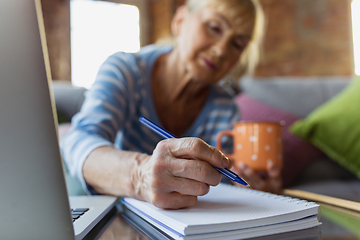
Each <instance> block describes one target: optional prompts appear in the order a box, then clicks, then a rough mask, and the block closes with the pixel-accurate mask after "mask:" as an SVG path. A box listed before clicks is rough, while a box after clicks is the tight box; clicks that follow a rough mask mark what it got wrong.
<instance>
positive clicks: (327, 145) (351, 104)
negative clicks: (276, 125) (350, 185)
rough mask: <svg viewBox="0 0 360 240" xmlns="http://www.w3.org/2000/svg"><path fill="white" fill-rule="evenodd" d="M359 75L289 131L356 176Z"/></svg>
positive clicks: (359, 163)
mask: <svg viewBox="0 0 360 240" xmlns="http://www.w3.org/2000/svg"><path fill="white" fill-rule="evenodd" d="M359 78H360V77H357V78H355V79H354V80H353V81H352V82H351V83H350V84H349V85H348V86H347V87H346V88H345V89H344V90H343V91H342V92H341V93H339V94H338V95H337V96H335V97H334V98H332V99H331V100H329V101H328V102H326V103H325V104H323V105H322V106H320V107H318V108H317V109H315V110H314V111H313V112H312V113H310V114H309V116H307V117H306V118H305V119H303V120H299V121H297V122H295V123H294V124H293V125H292V126H291V127H290V131H291V132H292V133H294V134H295V135H297V136H299V137H301V138H304V139H305V140H307V141H309V142H311V143H312V144H313V145H315V146H316V147H318V148H319V149H321V150H322V151H323V152H324V153H325V154H327V155H328V156H329V157H330V158H331V159H333V160H335V161H337V162H338V163H339V164H340V165H342V166H343V167H345V168H346V169H348V170H349V171H351V172H353V173H354V174H355V175H356V176H357V177H359V178H360V79H359Z"/></svg>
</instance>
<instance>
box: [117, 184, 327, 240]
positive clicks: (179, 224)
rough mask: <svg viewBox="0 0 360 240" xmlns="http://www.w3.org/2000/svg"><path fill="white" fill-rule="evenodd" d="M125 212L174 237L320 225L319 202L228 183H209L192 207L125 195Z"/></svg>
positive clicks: (213, 236)
mask: <svg viewBox="0 0 360 240" xmlns="http://www.w3.org/2000/svg"><path fill="white" fill-rule="evenodd" d="M122 203H123V205H124V215H126V216H127V217H128V218H133V217H132V216H133V215H137V216H139V217H141V218H142V219H144V220H146V221H147V222H149V223H150V224H152V225H153V226H155V227H156V228H158V229H160V230H161V231H163V232H164V233H166V234H167V235H169V236H170V237H172V238H174V239H204V238H206V239H219V238H221V239H239V238H249V237H259V236H266V235H270V234H276V233H283V232H289V231H295V230H301V229H306V228H311V227H315V226H318V225H320V224H321V223H320V222H319V221H318V215H319V205H317V204H316V203H313V202H307V201H304V200H299V199H295V198H290V197H284V196H280V195H275V194H270V193H265V192H261V191H256V190H252V189H248V188H240V187H235V186H232V185H227V184H219V185H218V186H216V187H211V189H210V192H209V193H208V194H207V195H205V196H201V197H199V198H198V203H197V204H196V206H194V207H189V208H185V209H179V210H164V209H159V208H157V207H155V206H153V205H152V204H150V203H147V202H142V201H138V200H135V199H132V198H124V199H123V200H122Z"/></svg>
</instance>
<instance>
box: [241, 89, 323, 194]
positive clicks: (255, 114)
mask: <svg viewBox="0 0 360 240" xmlns="http://www.w3.org/2000/svg"><path fill="white" fill-rule="evenodd" d="M235 101H236V103H237V105H238V107H239V108H240V111H241V120H242V121H272V122H280V121H284V122H285V126H284V128H283V140H284V168H283V171H282V176H283V183H284V187H289V186H290V185H291V184H293V183H294V181H295V180H296V179H297V177H298V176H299V175H300V174H301V173H302V171H303V170H304V169H305V168H306V167H308V166H309V165H310V164H311V163H312V162H314V161H315V160H317V159H320V158H322V157H324V154H323V153H322V152H321V151H320V150H319V149H317V148H316V147H315V146H313V145H312V144H310V143H308V142H306V141H304V140H302V139H300V138H299V137H297V136H295V135H293V134H292V133H290V132H289V131H288V128H289V126H291V124H292V123H294V122H295V121H296V120H298V119H299V117H297V116H295V115H293V114H291V113H288V112H285V111H283V110H281V109H278V108H275V107H273V106H270V105H268V104H265V103H263V102H261V101H259V100H256V99H254V98H252V97H251V96H249V95H247V94H245V93H242V94H239V95H237V96H236V98H235Z"/></svg>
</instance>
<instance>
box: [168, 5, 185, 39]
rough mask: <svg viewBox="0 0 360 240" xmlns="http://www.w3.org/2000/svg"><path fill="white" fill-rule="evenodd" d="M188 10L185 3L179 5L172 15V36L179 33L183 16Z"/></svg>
mask: <svg viewBox="0 0 360 240" xmlns="http://www.w3.org/2000/svg"><path fill="white" fill-rule="evenodd" d="M188 12H189V10H188V8H187V7H186V6H185V5H183V6H181V7H179V8H178V9H177V10H176V12H175V14H174V17H173V19H172V21H171V32H172V34H173V36H174V37H177V36H178V35H179V33H180V30H181V26H182V24H183V22H184V19H185V16H186V15H187V13H188Z"/></svg>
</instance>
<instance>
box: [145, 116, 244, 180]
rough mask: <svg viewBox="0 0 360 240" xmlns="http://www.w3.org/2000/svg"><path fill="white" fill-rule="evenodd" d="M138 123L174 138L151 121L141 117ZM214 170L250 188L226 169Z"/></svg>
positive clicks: (164, 135)
mask: <svg viewBox="0 0 360 240" xmlns="http://www.w3.org/2000/svg"><path fill="white" fill-rule="evenodd" d="M139 121H140V122H141V123H142V124H144V125H145V126H146V127H148V128H150V129H151V130H153V131H154V132H156V133H158V134H159V135H161V136H163V137H164V138H176V137H175V136H174V135H172V134H171V133H169V132H167V131H166V130H164V129H162V128H161V127H159V126H158V125H156V124H155V123H153V122H152V121H150V120H149V119H147V118H145V117H143V116H141V117H140V118H139ZM214 168H215V169H216V170H218V171H219V172H220V173H221V174H222V175H224V176H225V177H227V178H229V179H230V180H232V181H234V182H237V183H240V184H241V185H244V186H246V187H250V185H249V184H248V183H247V182H245V180H244V179H242V178H241V177H239V176H238V175H237V174H236V173H234V172H232V171H230V170H229V169H227V168H218V167H214Z"/></svg>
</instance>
